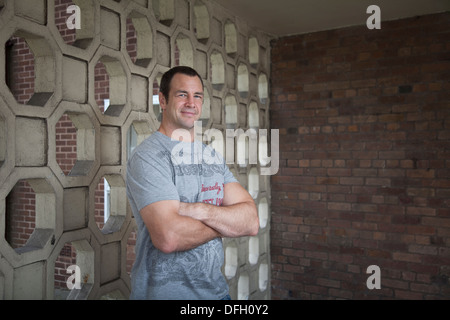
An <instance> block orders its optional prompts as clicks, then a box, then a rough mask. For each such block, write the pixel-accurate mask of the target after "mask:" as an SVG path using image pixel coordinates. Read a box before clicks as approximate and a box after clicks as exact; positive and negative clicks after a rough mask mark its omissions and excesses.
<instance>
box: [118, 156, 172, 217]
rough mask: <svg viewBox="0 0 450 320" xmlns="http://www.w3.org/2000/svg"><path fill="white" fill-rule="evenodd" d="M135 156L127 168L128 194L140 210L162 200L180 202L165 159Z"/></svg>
mask: <svg viewBox="0 0 450 320" xmlns="http://www.w3.org/2000/svg"><path fill="white" fill-rule="evenodd" d="M147 156H149V155H148V154H145V156H142V155H141V154H139V153H138V154H134V156H133V157H132V158H131V159H130V161H129V162H128V166H127V192H128V196H129V197H132V199H133V200H134V202H135V204H136V207H137V209H138V210H141V209H142V208H144V207H146V206H147V205H149V204H152V203H154V202H158V201H162V200H178V201H179V200H180V197H179V195H178V190H177V188H176V186H175V184H174V183H173V179H172V175H173V172H172V170H171V169H170V164H169V163H168V162H165V161H164V157H156V156H154V157H151V156H150V157H147Z"/></svg>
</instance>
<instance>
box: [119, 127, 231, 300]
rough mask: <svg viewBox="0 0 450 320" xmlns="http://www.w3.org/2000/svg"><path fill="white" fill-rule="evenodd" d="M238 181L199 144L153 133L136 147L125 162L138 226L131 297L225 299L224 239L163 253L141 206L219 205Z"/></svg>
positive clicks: (212, 150)
mask: <svg viewBox="0 0 450 320" xmlns="http://www.w3.org/2000/svg"><path fill="white" fill-rule="evenodd" d="M230 182H237V181H236V179H235V178H234V177H233V174H232V173H231V172H230V170H229V169H228V166H227V165H226V163H225V161H224V159H223V158H222V156H220V155H219V154H218V153H215V152H214V149H212V148H211V147H209V146H206V145H204V144H202V143H200V142H193V143H187V142H179V141H176V140H172V139H171V138H170V137H167V136H165V135H164V134H162V133H160V132H155V133H154V134H152V135H151V136H150V137H148V138H147V139H146V140H144V141H143V142H142V143H141V144H140V145H139V146H137V147H136V149H135V150H134V152H133V154H132V156H131V157H130V159H129V161H128V166H127V196H128V199H129V201H130V205H131V209H132V212H133V215H134V217H135V219H136V224H137V227H138V231H137V232H138V233H137V234H138V237H137V241H136V247H135V252H136V260H135V262H134V265H133V268H132V272H131V286H132V289H131V296H130V299H164V300H169V299H180V300H181V299H183V300H184V299H185V300H193V299H211V300H212V299H221V298H223V297H224V296H225V295H227V294H228V285H227V282H226V280H225V278H224V276H223V274H222V272H221V267H222V265H223V263H224V254H223V246H222V240H221V239H220V238H216V239H214V240H211V241H209V242H207V243H205V244H203V245H201V246H199V247H197V248H194V249H191V250H187V251H180V252H174V253H170V254H165V253H163V252H162V251H160V250H158V249H157V248H155V246H154V245H153V243H152V240H151V238H150V234H149V232H148V229H147V228H146V226H145V224H144V222H143V220H142V217H141V215H140V213H139V212H140V210H141V209H142V208H144V207H145V206H147V205H149V204H151V203H154V202H157V201H161V200H179V201H181V202H189V203H193V202H205V203H210V204H214V205H221V204H222V200H223V187H224V185H225V184H227V183H230Z"/></svg>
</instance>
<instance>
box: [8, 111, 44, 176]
mask: <svg viewBox="0 0 450 320" xmlns="http://www.w3.org/2000/svg"><path fill="white" fill-rule="evenodd" d="M47 145H48V143H47V126H46V123H45V120H44V119H35V118H33V119H32V118H22V117H17V118H16V165H17V166H29V167H33V166H45V165H46V163H47Z"/></svg>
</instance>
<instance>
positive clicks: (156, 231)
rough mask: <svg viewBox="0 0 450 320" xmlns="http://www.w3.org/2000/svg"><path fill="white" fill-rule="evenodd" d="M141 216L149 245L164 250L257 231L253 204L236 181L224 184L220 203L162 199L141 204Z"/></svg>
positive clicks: (178, 248)
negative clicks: (142, 206)
mask: <svg viewBox="0 0 450 320" xmlns="http://www.w3.org/2000/svg"><path fill="white" fill-rule="evenodd" d="M141 216H142V218H143V220H144V223H145V225H146V227H147V229H148V230H149V232H150V236H151V238H152V242H153V244H154V245H155V247H157V248H158V249H159V250H161V251H163V252H165V253H170V252H176V251H184V250H189V249H192V248H195V247H198V246H199V245H201V244H203V243H205V242H208V241H210V240H212V239H214V238H218V237H232V238H234V237H242V236H248V235H251V236H253V235H256V234H257V233H258V230H259V219H258V213H257V210H256V206H255V203H254V201H253V199H252V197H251V196H250V195H249V193H248V192H247V191H246V190H245V189H244V188H243V187H242V186H241V185H240V184H239V183H237V182H232V183H227V184H226V185H225V187H224V198H223V203H222V206H215V205H212V204H207V203H200V202H199V203H183V202H179V201H176V200H165V201H159V202H155V203H153V204H150V205H148V206H146V207H144V208H143V209H142V210H141Z"/></svg>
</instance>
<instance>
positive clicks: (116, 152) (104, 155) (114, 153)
mask: <svg viewBox="0 0 450 320" xmlns="http://www.w3.org/2000/svg"><path fill="white" fill-rule="evenodd" d="M100 135H101V143H100V145H101V148H100V150H101V154H100V156H101V164H108V165H116V164H120V155H121V150H122V149H121V147H122V144H121V135H120V128H119V127H109V126H108V127H107V126H102V127H101V128H100Z"/></svg>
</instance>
